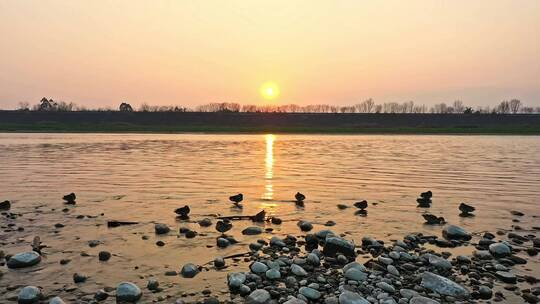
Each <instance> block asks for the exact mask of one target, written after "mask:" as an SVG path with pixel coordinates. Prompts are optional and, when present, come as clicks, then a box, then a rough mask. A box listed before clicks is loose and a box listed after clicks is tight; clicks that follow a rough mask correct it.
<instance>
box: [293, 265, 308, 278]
mask: <svg viewBox="0 0 540 304" xmlns="http://www.w3.org/2000/svg"><path fill="white" fill-rule="evenodd" d="M291 272H292V273H293V274H295V275H297V276H299V277H304V276H307V274H308V273H307V271H306V270H305V269H304V268H302V267H301V266H298V265H296V264H292V265H291Z"/></svg>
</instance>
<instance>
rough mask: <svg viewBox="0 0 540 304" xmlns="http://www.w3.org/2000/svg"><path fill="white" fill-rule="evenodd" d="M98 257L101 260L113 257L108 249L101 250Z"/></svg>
mask: <svg viewBox="0 0 540 304" xmlns="http://www.w3.org/2000/svg"><path fill="white" fill-rule="evenodd" d="M98 258H99V260H100V261H108V260H109V259H110V258H111V253H110V252H108V251H100V252H99V254H98Z"/></svg>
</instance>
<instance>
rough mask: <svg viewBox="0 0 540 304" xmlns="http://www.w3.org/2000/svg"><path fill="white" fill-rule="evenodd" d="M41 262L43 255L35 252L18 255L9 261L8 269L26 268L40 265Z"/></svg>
mask: <svg viewBox="0 0 540 304" xmlns="http://www.w3.org/2000/svg"><path fill="white" fill-rule="evenodd" d="M40 261H41V255H39V253H37V252H35V251H27V252H21V253H17V254H16V255H14V256H12V257H11V258H9V260H8V261H7V267H8V268H24V267H30V266H33V265H36V264H38V263H39V262H40Z"/></svg>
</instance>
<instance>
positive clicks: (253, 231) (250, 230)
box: [242, 226, 263, 235]
mask: <svg viewBox="0 0 540 304" xmlns="http://www.w3.org/2000/svg"><path fill="white" fill-rule="evenodd" d="M261 233H263V229H262V228H261V227H258V226H252V227H247V228H246V229H244V230H242V234H243V235H257V234H261Z"/></svg>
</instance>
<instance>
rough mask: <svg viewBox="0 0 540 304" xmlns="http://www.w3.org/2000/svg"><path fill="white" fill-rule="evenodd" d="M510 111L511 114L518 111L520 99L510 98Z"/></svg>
mask: <svg viewBox="0 0 540 304" xmlns="http://www.w3.org/2000/svg"><path fill="white" fill-rule="evenodd" d="M509 106H510V112H512V113H513V114H516V113H518V112H519V109H520V108H521V101H520V100H519V99H512V100H510V104H509Z"/></svg>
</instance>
